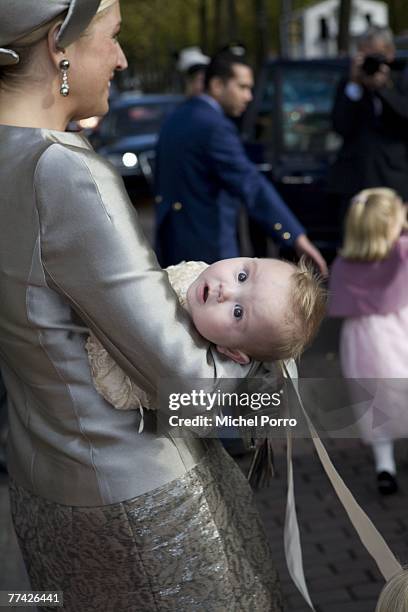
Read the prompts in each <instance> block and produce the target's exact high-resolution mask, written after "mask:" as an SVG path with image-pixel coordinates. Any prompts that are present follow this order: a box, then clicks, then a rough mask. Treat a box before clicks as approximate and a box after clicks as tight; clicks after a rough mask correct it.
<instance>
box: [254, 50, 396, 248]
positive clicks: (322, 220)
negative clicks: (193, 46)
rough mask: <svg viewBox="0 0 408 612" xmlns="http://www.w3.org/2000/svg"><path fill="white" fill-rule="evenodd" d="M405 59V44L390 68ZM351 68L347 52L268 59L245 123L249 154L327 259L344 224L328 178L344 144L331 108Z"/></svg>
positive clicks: (338, 238) (337, 240) (336, 244)
mask: <svg viewBox="0 0 408 612" xmlns="http://www.w3.org/2000/svg"><path fill="white" fill-rule="evenodd" d="M407 60H408V52H407V51H406V50H399V51H397V59H396V60H395V62H394V63H393V66H392V70H398V71H400V70H406V69H407ZM349 69H350V59H349V58H326V59H313V60H283V59H282V60H271V61H269V62H267V64H266V65H265V67H264V70H263V71H262V73H261V75H260V77H259V79H258V82H257V87H256V91H255V95H254V100H253V103H252V104H251V106H250V108H249V109H248V112H247V113H246V116H245V117H244V121H243V126H242V131H243V138H244V141H245V142H246V147H247V151H248V155H249V156H250V157H251V159H252V160H253V161H254V162H255V163H257V164H258V166H259V168H260V169H261V170H262V171H263V172H265V174H266V176H267V177H268V178H269V179H270V180H271V181H272V182H273V184H274V185H275V187H276V188H277V189H278V191H279V192H280V194H281V195H282V197H283V199H284V200H285V202H286V203H287V204H288V206H289V207H290V208H291V209H292V210H293V212H294V213H295V214H296V216H297V217H298V219H299V220H300V221H301V222H302V224H303V225H304V226H305V228H306V230H307V232H308V235H309V237H310V239H311V240H312V241H313V242H314V243H315V244H316V245H317V246H318V247H319V248H320V249H322V250H323V251H324V253H325V254H326V256H328V257H329V259H330V258H331V256H332V255H333V254H334V253H335V251H336V249H337V247H338V245H339V243H340V240H341V230H342V218H341V212H340V210H339V209H338V206H339V204H338V198H336V197H334V196H333V194H331V193H330V186H329V182H328V175H329V167H330V165H331V163H332V162H333V161H334V159H335V157H336V154H337V151H338V149H339V147H340V146H341V139H340V137H339V136H338V135H337V134H336V133H335V132H334V131H333V129H332V125H331V110H332V107H333V104H334V96H335V93H336V90H337V86H338V84H339V81H340V79H342V78H344V77H346V76H347V74H348V72H349ZM344 180H347V177H344ZM258 235H259V232H258Z"/></svg>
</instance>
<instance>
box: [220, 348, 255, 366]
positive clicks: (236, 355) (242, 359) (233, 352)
mask: <svg viewBox="0 0 408 612" xmlns="http://www.w3.org/2000/svg"><path fill="white" fill-rule="evenodd" d="M217 351H218V352H219V353H221V354H222V355H225V356H226V357H228V359H232V361H236V363H240V364H241V365H246V364H247V363H249V362H250V361H251V358H250V357H248V355H247V354H246V353H243V352H242V351H240V350H239V349H230V348H227V347H225V346H218V345H217Z"/></svg>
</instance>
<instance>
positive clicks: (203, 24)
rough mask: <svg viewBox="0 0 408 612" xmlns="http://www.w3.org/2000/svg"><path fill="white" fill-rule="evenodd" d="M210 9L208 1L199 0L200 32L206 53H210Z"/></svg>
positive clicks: (202, 46) (202, 47)
mask: <svg viewBox="0 0 408 612" xmlns="http://www.w3.org/2000/svg"><path fill="white" fill-rule="evenodd" d="M207 9H208V7H207V0H199V5H198V23H199V32H200V45H201V49H202V50H203V52H204V53H208V25H207V18H208V10H207Z"/></svg>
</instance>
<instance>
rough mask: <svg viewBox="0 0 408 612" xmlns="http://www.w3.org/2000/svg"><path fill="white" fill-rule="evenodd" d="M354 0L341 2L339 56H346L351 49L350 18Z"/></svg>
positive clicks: (338, 40) (341, 0)
mask: <svg viewBox="0 0 408 612" xmlns="http://www.w3.org/2000/svg"><path fill="white" fill-rule="evenodd" d="M351 5H352V0H340V13H339V35H338V38H337V48H338V51H339V54H341V55H346V54H347V53H348V52H349V47H350V17H351Z"/></svg>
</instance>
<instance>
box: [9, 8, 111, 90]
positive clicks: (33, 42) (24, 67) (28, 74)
mask: <svg viewBox="0 0 408 612" xmlns="http://www.w3.org/2000/svg"><path fill="white" fill-rule="evenodd" d="M116 2H118V0H101V3H100V5H99V7H98V10H97V11H96V14H95V16H94V18H93V19H92V21H91V23H90V24H89V26H88V27H87V28H86V30H85V31H84V32H83V33H82V34H81V36H86V35H87V34H89V33H90V31H91V29H92V25H93V24H94V23H95V21H96V20H97V19H99V18H100V17H102V16H103V15H104V14H105V12H106V11H107V10H108V9H109V8H110V7H111V6H112V5H113V4H116ZM66 14H67V11H64V12H63V13H61V14H60V15H58V16H57V17H55V18H54V19H52V20H51V21H49V22H48V23H45V24H43V25H41V26H40V27H39V28H37V29H36V30H34V31H33V32H30V33H29V34H27V35H26V36H24V37H23V38H19V39H18V40H16V41H15V42H14V43H13V44H11V45H9V47H10V49H12V50H13V51H16V52H17V53H18V55H19V58H20V61H19V62H18V64H14V65H11V66H0V90H1V89H3V88H4V89H5V88H14V87H15V86H17V87H18V84H19V83H23V82H25V81H27V80H31V81H35V80H38V81H41V74H40V73H38V72H36V74H35V75H34V74H32V71H30V68H31V65H32V64H33V63H34V61H35V52H36V48H37V46H38V45H39V44H40V43H41V42H42V41H43V40H44V39H45V38H46V37H47V35H48V32H49V31H50V30H51V28H53V27H54V25H56V24H57V23H59V22H61V23H62V22H63V21H64V19H65V16H66Z"/></svg>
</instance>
